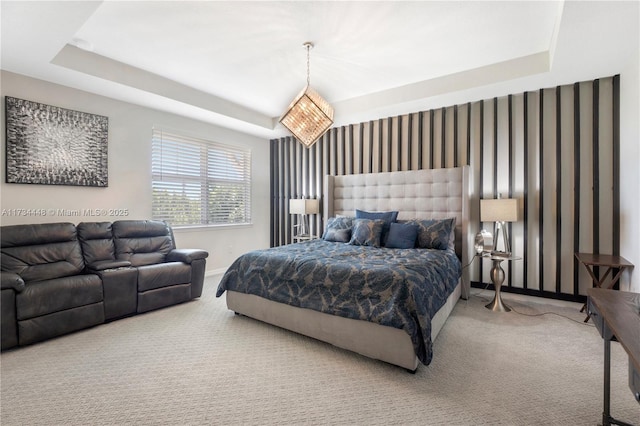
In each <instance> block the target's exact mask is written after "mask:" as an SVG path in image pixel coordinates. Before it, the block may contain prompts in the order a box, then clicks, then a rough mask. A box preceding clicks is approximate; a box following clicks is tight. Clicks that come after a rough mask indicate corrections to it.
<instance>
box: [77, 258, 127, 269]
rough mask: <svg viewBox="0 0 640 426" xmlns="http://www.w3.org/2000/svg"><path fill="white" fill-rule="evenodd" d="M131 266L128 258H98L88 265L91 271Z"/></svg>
mask: <svg viewBox="0 0 640 426" xmlns="http://www.w3.org/2000/svg"><path fill="white" fill-rule="evenodd" d="M129 266H131V262H129V261H128V260H98V261H96V262H93V263H90V264H89V265H87V268H89V270H91V271H104V270H107V269H117V268H127V267H129Z"/></svg>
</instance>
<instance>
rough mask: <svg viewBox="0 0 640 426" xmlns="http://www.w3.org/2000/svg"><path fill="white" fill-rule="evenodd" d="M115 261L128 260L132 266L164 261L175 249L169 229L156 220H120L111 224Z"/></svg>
mask: <svg viewBox="0 0 640 426" xmlns="http://www.w3.org/2000/svg"><path fill="white" fill-rule="evenodd" d="M113 236H114V244H115V249H116V259H118V260H128V261H130V262H131V265H132V266H142V265H151V264H154V263H162V262H164V261H165V257H166V256H167V254H168V253H169V252H170V251H171V250H173V249H174V248H175V243H174V241H173V234H172V232H171V228H169V225H167V224H166V223H165V222H162V221H158V220H120V221H116V222H113Z"/></svg>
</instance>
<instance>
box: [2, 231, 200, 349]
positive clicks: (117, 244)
mask: <svg viewBox="0 0 640 426" xmlns="http://www.w3.org/2000/svg"><path fill="white" fill-rule="evenodd" d="M0 240H1V241H0V254H1V258H0V266H1V272H0V277H1V293H0V296H1V309H2V311H1V314H0V321H1V330H0V332H1V333H2V334H1V342H2V346H1V348H2V350H4V349H8V348H11V347H14V346H23V345H28V344H31V343H35V342H39V341H42V340H46V339H49V338H52V337H55V336H59V335H62V334H66V333H70V332H73V331H76V330H80V329H84V328H87V327H92V326H95V325H98V324H102V323H104V322H108V321H112V320H115V319H118V318H122V317H127V316H130V315H134V314H137V313H142V312H147V311H151V310H154V309H159V308H162V307H166V306H170V305H175V304H177V303H182V302H186V301H188V300H191V299H194V298H198V297H200V296H201V295H202V287H203V283H204V273H205V266H206V258H207V257H208V253H207V252H206V251H204V250H197V249H176V246H175V240H174V237H173V231H172V230H171V227H170V226H169V225H168V224H166V223H165V222H161V221H148V220H123V221H116V222H83V223H80V224H78V225H77V226H75V225H74V224H72V223H47V224H35V225H13V226H3V227H1V228H0Z"/></svg>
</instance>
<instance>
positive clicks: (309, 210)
mask: <svg viewBox="0 0 640 426" xmlns="http://www.w3.org/2000/svg"><path fill="white" fill-rule="evenodd" d="M319 211H320V203H319V202H318V200H313V199H304V198H303V199H299V200H297V199H291V200H289V214H316V213H318V212H319Z"/></svg>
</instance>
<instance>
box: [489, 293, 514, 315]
mask: <svg viewBox="0 0 640 426" xmlns="http://www.w3.org/2000/svg"><path fill="white" fill-rule="evenodd" d="M484 307H485V308H487V309H491V310H492V311H493V312H511V308H510V307H508V306H507V305H505V304H504V303H502V299H501V298H500V296H499V295H496V296H495V297H494V298H493V301H492V302H491V303H487V304H486V305H484Z"/></svg>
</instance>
